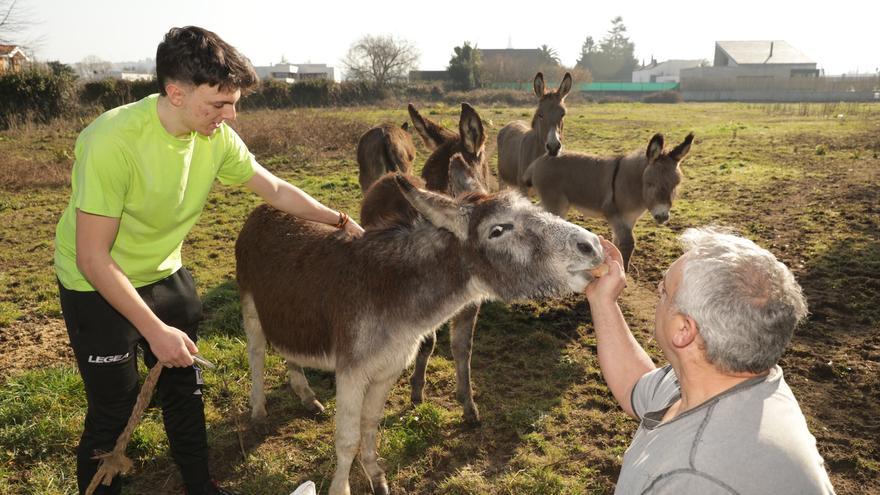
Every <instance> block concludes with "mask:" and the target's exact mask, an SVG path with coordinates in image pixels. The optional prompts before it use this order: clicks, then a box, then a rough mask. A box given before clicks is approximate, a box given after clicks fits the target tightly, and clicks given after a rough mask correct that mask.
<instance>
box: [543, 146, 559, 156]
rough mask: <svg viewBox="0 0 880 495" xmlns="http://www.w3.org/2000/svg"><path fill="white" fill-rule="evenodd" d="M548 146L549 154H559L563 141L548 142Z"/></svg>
mask: <svg viewBox="0 0 880 495" xmlns="http://www.w3.org/2000/svg"><path fill="white" fill-rule="evenodd" d="M546 148H547V154H548V155H550V156H558V155H559V150H561V149H562V144H561V143H555V144H551V143H547V146H546Z"/></svg>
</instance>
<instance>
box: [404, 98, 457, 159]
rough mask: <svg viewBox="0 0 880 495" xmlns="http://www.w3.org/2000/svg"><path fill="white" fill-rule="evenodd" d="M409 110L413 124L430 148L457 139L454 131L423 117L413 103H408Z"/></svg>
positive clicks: (432, 148) (435, 147)
mask: <svg viewBox="0 0 880 495" xmlns="http://www.w3.org/2000/svg"><path fill="white" fill-rule="evenodd" d="M407 110H409V118H410V119H411V120H412V123H413V126H414V127H415V128H416V132H418V133H419V136H421V137H422V141H424V142H425V146H427V147H428V149H429V150H431V151H433V150H435V149H437V148H438V147H439V146H440V145H441V144H443V143H445V142H446V141H449V140H451V139H455V137H456V136H455V134H454V133H452V132H450V131H448V130H446V129H444V128H443V127H442V126H440V125H438V124H435V123H434V122H432V121H431V120H429V119H426V118H424V117H422V115H421V114H419V111H418V110H416V107H414V106H413V104H412V103H410V104H409V105H407Z"/></svg>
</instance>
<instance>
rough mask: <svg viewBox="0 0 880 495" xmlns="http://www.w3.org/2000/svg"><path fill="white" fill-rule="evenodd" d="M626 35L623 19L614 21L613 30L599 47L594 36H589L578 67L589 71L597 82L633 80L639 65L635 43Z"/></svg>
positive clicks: (582, 47) (612, 21)
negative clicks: (633, 74)
mask: <svg viewBox="0 0 880 495" xmlns="http://www.w3.org/2000/svg"><path fill="white" fill-rule="evenodd" d="M626 34H627V33H626V26H625V25H624V24H623V18H622V17H620V16H618V17H615V18H614V19H612V20H611V30H610V31H608V33H607V34H606V35H605V37H604V38H602V41H601V42H600V43H599V44H598V45H596V42H595V41H594V40H593V37H592V36H587V39H586V40H585V41H584V44H583V45H582V46H581V55H580V58H579V59H578V61H577V67H578V68H582V69H587V70H589V71H590V72H591V73H592V74H593V79H594V80H596V81H630V80H632V72H633V70H635V69H636V68H637V67H638V66H639V63H638V61H637V60H636V58H635V48H636V46H635V43H633V42H632V41H630V40H629V37H627V35H626Z"/></svg>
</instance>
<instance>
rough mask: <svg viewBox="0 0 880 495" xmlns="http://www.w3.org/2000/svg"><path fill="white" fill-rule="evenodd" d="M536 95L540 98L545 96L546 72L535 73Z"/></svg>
mask: <svg viewBox="0 0 880 495" xmlns="http://www.w3.org/2000/svg"><path fill="white" fill-rule="evenodd" d="M535 95H536V96H537V97H538V98H540V97H542V96H544V74H542V73H540V72H538V73H537V74H536V75H535Z"/></svg>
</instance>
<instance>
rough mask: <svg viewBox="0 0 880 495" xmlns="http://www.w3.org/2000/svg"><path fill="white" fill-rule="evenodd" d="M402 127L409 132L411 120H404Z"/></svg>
mask: <svg viewBox="0 0 880 495" xmlns="http://www.w3.org/2000/svg"><path fill="white" fill-rule="evenodd" d="M400 128H401V129H403V130H404V131H407V132H409V122H404V123H402V124H400Z"/></svg>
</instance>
